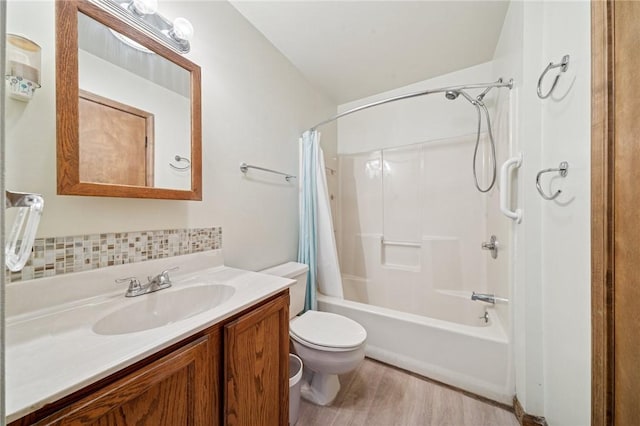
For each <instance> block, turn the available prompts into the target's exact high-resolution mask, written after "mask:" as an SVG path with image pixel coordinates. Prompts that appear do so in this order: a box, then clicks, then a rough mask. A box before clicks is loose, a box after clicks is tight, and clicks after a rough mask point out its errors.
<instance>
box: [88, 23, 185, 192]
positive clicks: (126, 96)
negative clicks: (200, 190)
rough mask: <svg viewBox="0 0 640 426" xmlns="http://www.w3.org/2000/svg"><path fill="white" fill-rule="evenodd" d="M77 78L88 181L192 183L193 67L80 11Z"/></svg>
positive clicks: (174, 185)
mask: <svg viewBox="0 0 640 426" xmlns="http://www.w3.org/2000/svg"><path fill="white" fill-rule="evenodd" d="M78 84H79V99H78V102H79V103H78V107H79V157H80V158H79V161H80V163H79V174H80V181H81V182H91V183H105V184H114V185H133V186H147V187H155V188H170V189H179V190H190V189H191V168H190V167H189V164H190V162H189V159H190V157H191V98H190V93H191V87H190V84H191V74H190V72H189V71H188V70H186V69H184V68H182V67H181V66H179V65H177V64H175V63H173V62H171V61H169V60H167V59H165V58H164V57H162V56H160V55H157V54H155V53H154V52H152V51H150V50H148V49H147V48H145V47H144V46H142V45H140V44H138V43H136V42H135V41H133V40H131V39H130V38H127V37H126V36H124V35H123V34H121V33H119V32H117V31H116V30H114V29H111V28H108V27H107V26H105V25H103V24H101V23H100V22H98V21H96V20H94V19H92V18H90V17H89V16H87V15H84V14H82V13H78ZM176 158H180V160H177V161H176ZM172 166H173V167H172Z"/></svg>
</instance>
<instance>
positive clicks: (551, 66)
mask: <svg viewBox="0 0 640 426" xmlns="http://www.w3.org/2000/svg"><path fill="white" fill-rule="evenodd" d="M554 68H560V71H559V72H558V74H557V75H556V78H555V79H554V80H553V84H552V85H551V89H549V91H548V92H547V94H546V95H543V94H542V80H544V76H545V75H546V74H547V73H548V72H549V70H552V69H554ZM568 68H569V55H564V56H563V57H562V62H560V63H559V64H554V63H553V62H549V65H547V67H546V68H545V69H544V71H542V74H540V78H539V79H538V97H539V98H540V99H547V98H548V97H549V96H551V94H552V93H553V91H554V89H555V88H556V85H557V84H558V80H559V79H560V75H561V74H562V73H563V72H566V71H567V69H568Z"/></svg>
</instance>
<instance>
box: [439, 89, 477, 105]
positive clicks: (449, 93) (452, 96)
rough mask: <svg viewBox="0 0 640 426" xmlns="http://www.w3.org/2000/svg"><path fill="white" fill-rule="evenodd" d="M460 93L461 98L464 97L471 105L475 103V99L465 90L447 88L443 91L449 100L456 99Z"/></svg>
mask: <svg viewBox="0 0 640 426" xmlns="http://www.w3.org/2000/svg"><path fill="white" fill-rule="evenodd" d="M460 95H462V97H463V98H465V99H466V100H468V101H469V102H471V104H472V105H476V100H475V99H473V98H472V97H471V96H469V94H468V93H467V92H465V91H464V90H447V91H446V92H445V93H444V96H445V97H446V98H447V99H449V100H450V101H453V100H455V99H458V96H460Z"/></svg>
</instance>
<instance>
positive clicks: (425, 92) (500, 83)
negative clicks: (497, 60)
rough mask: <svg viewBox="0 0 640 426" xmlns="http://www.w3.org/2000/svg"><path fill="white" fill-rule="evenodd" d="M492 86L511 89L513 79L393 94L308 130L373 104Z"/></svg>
mask: <svg viewBox="0 0 640 426" xmlns="http://www.w3.org/2000/svg"><path fill="white" fill-rule="evenodd" d="M494 87H508V88H509V89H513V79H511V80H509V82H508V83H503V81H502V78H499V79H498V80H497V81H495V82H493V83H477V84H465V85H461V86H449V87H439V88H437V89H428V90H421V91H419V92H412V93H407V94H404V95H398V96H393V97H391V98H387V99H382V100H380V101H375V102H371V103H369V104H366V105H361V106H359V107H356V108H352V109H350V110H347V111H344V112H341V113H340V114H336V115H334V116H333V117H331V118H328V119H326V120H324V121H321V122H320V123H318V124H316V125H315V126H313V127H311V128H310V129H309V130H310V131H314V130H316V129H317V128H318V127H320V126H323V125H325V124H328V123H331V122H332V121H335V120H337V119H338V118H341V117H344V116H345V115H349V114H353V113H354V112H358V111H362V110H364V109H368V108H372V107H374V106H378V105H383V104H388V103H390V102H395V101H400V100H403V99H410V98H417V97H418V96H424V95H432V94H434V93H443V92H448V91H457V90H465V89H491V88H494Z"/></svg>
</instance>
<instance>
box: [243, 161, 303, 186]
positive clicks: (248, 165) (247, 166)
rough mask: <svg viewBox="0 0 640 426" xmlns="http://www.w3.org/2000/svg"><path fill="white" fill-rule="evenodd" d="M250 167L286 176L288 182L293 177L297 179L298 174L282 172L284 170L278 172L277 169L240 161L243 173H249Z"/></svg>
mask: <svg viewBox="0 0 640 426" xmlns="http://www.w3.org/2000/svg"><path fill="white" fill-rule="evenodd" d="M249 169H256V170H262V171H263V172H268V173H274V174H276V175H281V176H284V179H285V180H286V181H287V182H289V181H290V180H291V179H296V176H294V175H290V174H289V173H282V172H278V171H276V170H271V169H265V168H264V167H258V166H252V165H251V164H247V163H244V162H243V163H240V171H241V172H242V173H247V172H248V171H249Z"/></svg>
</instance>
